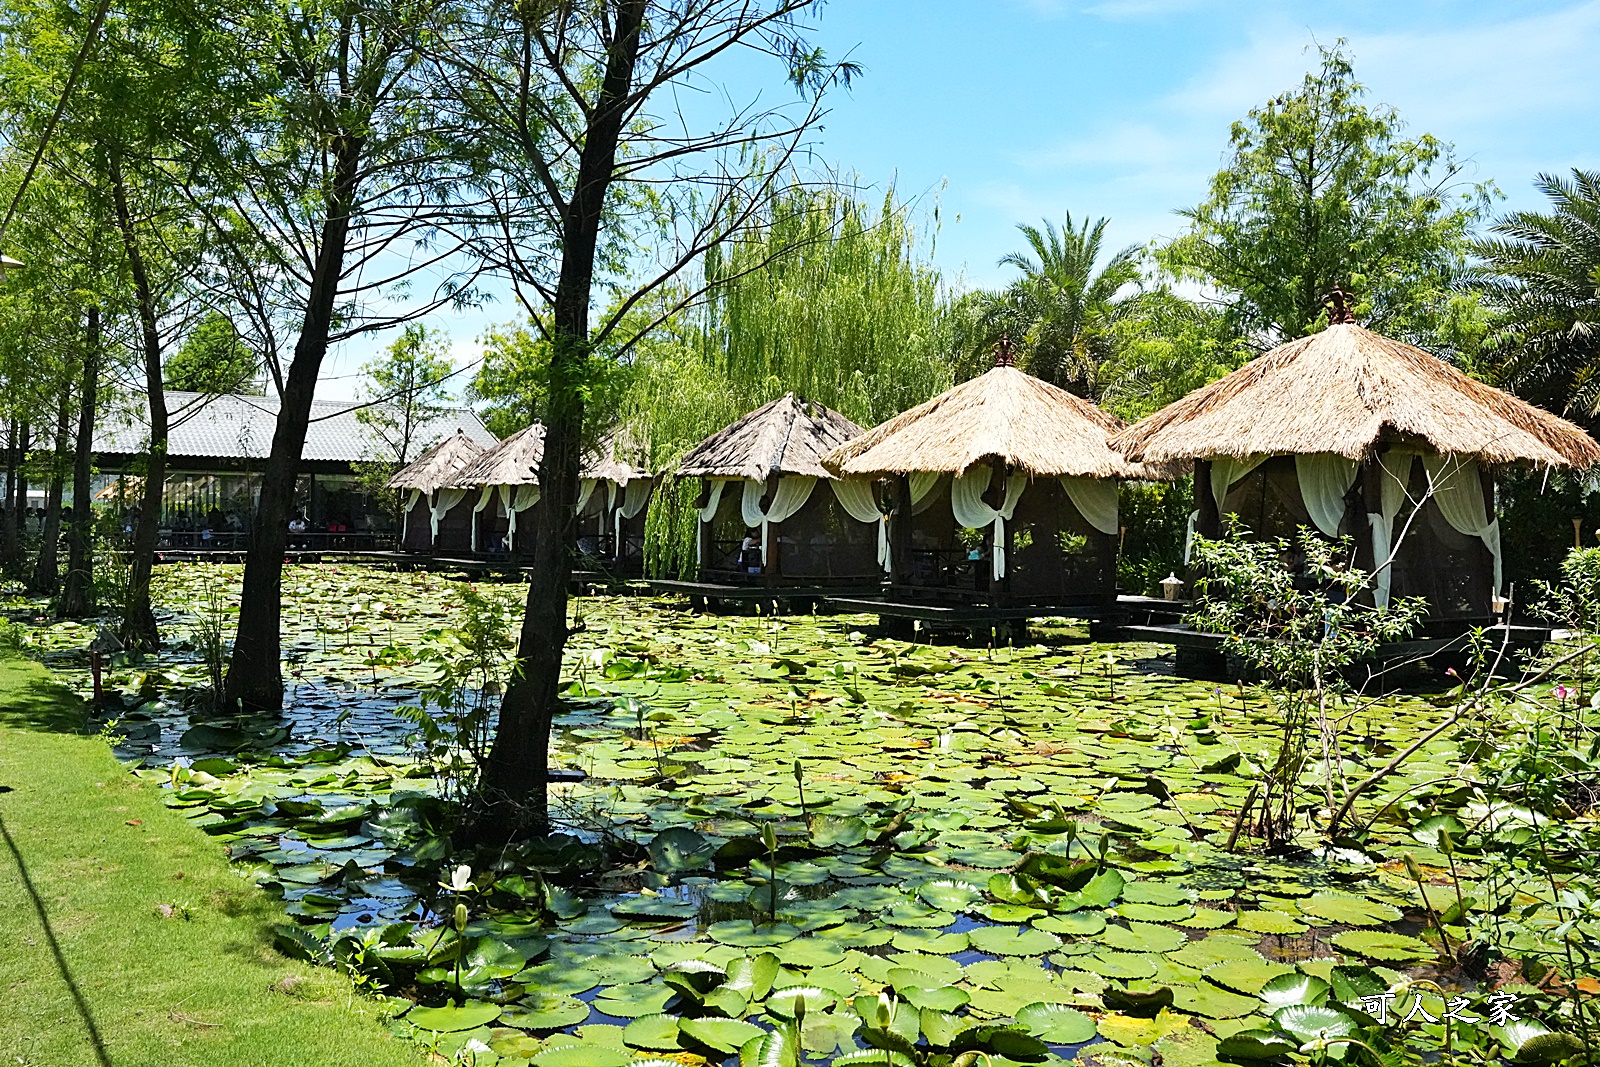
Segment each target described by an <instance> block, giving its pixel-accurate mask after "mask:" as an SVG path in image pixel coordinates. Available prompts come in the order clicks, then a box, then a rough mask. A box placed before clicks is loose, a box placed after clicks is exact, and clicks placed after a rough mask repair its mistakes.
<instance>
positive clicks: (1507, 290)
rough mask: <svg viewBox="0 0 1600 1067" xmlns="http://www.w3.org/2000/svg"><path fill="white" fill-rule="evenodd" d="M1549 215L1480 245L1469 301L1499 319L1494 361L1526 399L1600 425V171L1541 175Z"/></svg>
mask: <svg viewBox="0 0 1600 1067" xmlns="http://www.w3.org/2000/svg"><path fill="white" fill-rule="evenodd" d="M1535 184H1536V185H1537V186H1538V188H1539V191H1540V192H1542V193H1544V195H1545V196H1547V197H1548V198H1549V200H1550V210H1549V211H1548V212H1538V211H1516V212H1512V213H1511V214H1509V215H1506V216H1504V217H1503V218H1500V219H1498V220H1496V221H1495V223H1494V225H1493V226H1491V227H1490V228H1489V232H1490V233H1491V234H1492V236H1490V237H1488V238H1485V239H1483V240H1481V241H1477V242H1475V243H1474V245H1473V252H1474V253H1476V255H1477V256H1478V259H1479V263H1478V265H1477V266H1476V267H1475V268H1474V270H1473V271H1472V273H1471V276H1470V277H1469V279H1468V283H1467V284H1468V287H1469V289H1470V291H1472V292H1475V293H1477V294H1478V295H1480V296H1481V297H1482V298H1483V301H1484V303H1485V304H1486V305H1487V306H1488V308H1489V310H1490V314H1491V317H1490V331H1491V332H1490V334H1489V336H1488V338H1487V339H1486V342H1485V346H1484V347H1485V354H1486V356H1487V358H1488V361H1489V364H1490V368H1489V369H1490V370H1491V371H1492V372H1493V374H1494V376H1495V377H1496V378H1498V379H1499V380H1500V381H1501V382H1502V383H1504V384H1505V385H1507V386H1508V387H1509V388H1511V389H1513V390H1515V391H1516V392H1517V393H1518V394H1519V395H1521V396H1524V397H1526V398H1527V399H1529V400H1532V401H1534V402H1536V403H1539V404H1542V405H1544V406H1545V407H1548V408H1550V409H1551V410H1554V411H1561V412H1565V413H1566V414H1568V415H1570V416H1573V417H1575V418H1579V419H1581V420H1583V421H1584V422H1586V423H1587V424H1588V425H1589V426H1591V427H1594V426H1597V425H1600V171H1592V170H1591V171H1584V170H1577V169H1574V170H1573V172H1572V176H1571V178H1562V177H1559V176H1557V175H1551V174H1541V175H1539V177H1538V180H1537V181H1536V183H1535Z"/></svg>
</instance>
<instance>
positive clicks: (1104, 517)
mask: <svg viewBox="0 0 1600 1067" xmlns="http://www.w3.org/2000/svg"><path fill="white" fill-rule="evenodd" d="M1061 488H1063V489H1065V490H1066V491H1067V496H1068V497H1070V498H1071V499H1072V506H1073V507H1075V508H1077V509H1078V514H1080V515H1082V516H1083V517H1084V518H1086V519H1088V520H1089V525H1090V526H1093V527H1094V528H1095V529H1096V530H1099V531H1100V532H1101V533H1103V534H1110V535H1111V536H1112V537H1115V536H1116V535H1117V482H1116V479H1114V478H1069V477H1065V476H1063V477H1062V479H1061Z"/></svg>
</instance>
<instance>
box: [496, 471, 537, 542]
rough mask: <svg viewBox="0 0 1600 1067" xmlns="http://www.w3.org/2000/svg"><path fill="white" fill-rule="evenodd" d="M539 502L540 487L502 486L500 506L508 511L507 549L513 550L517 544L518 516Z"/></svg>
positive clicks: (535, 485)
mask: <svg viewBox="0 0 1600 1067" xmlns="http://www.w3.org/2000/svg"><path fill="white" fill-rule="evenodd" d="M538 502H539V486H538V485H537V484H534V485H502V486H501V487H500V504H501V506H502V507H504V508H505V509H506V548H507V549H511V548H513V547H514V546H515V544H516V536H517V514H518V513H519V512H523V511H527V510H528V509H529V508H531V507H533V506H534V505H535V504H537V503H538Z"/></svg>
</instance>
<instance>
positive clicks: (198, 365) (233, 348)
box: [162, 311, 262, 393]
mask: <svg viewBox="0 0 1600 1067" xmlns="http://www.w3.org/2000/svg"><path fill="white" fill-rule="evenodd" d="M260 367H261V361H260V360H259V359H257V358H256V354H255V352H253V351H251V349H250V345H249V344H248V343H247V342H246V341H245V339H244V337H242V336H241V335H240V333H239V328H238V327H237V326H235V325H234V324H233V320H232V319H231V318H229V317H228V316H227V315H226V314H225V313H223V312H221V311H208V312H206V313H205V314H203V315H202V316H201V317H200V319H199V321H198V322H196V323H195V324H194V325H193V326H191V327H190V328H189V332H188V333H187V334H186V335H185V336H184V339H183V344H181V345H179V346H178V350H177V351H176V352H174V353H173V354H172V355H171V356H170V357H169V358H168V359H167V360H166V363H165V365H164V366H163V368H162V372H163V374H164V375H165V377H166V383H167V388H168V389H182V390H186V391H188V392H195V393H260V392H261V391H262V387H261V384H260V382H258V381H257V379H256V375H257V373H258V372H259V371H260Z"/></svg>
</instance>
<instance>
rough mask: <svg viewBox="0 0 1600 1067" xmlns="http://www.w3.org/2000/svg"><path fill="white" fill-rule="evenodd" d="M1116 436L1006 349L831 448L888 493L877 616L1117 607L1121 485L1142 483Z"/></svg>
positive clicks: (986, 616) (961, 617)
mask: <svg viewBox="0 0 1600 1067" xmlns="http://www.w3.org/2000/svg"><path fill="white" fill-rule="evenodd" d="M1122 427H1123V424H1122V423H1121V422H1120V421H1119V420H1118V419H1117V418H1116V417H1115V416H1113V415H1110V414H1108V413H1106V412H1104V411H1102V410H1100V409H1099V408H1097V407H1095V406H1094V405H1093V404H1091V403H1090V402H1089V401H1087V400H1084V399H1082V398H1081V397H1077V396H1074V395H1073V394H1071V393H1069V392H1067V391H1066V390H1064V389H1060V388H1057V387H1056V386H1054V385H1051V384H1049V383H1048V382H1044V381H1041V380H1040V379H1038V378H1035V377H1033V376H1032V375H1030V374H1027V373H1025V372H1023V371H1021V370H1019V369H1017V368H1016V367H1015V366H1013V365H1011V362H1010V358H1009V354H1008V352H1007V351H1006V349H1005V347H1004V346H1002V348H1001V355H1000V357H999V359H998V361H997V366H995V367H994V368H993V369H991V370H990V371H988V372H987V373H985V374H983V375H982V376H980V377H978V378H974V379H972V380H971V381H967V382H964V383H962V384H960V385H958V386H956V387H955V388H953V389H951V390H949V391H947V392H945V393H942V394H940V395H939V396H936V397H934V398H933V399H932V400H929V401H927V402H926V403H924V404H921V405H919V406H917V407H914V408H912V409H910V410H909V411H906V412H903V413H901V414H899V415H897V416H895V417H894V418H892V419H890V420H889V421H888V422H885V423H883V424H882V425H881V426H877V427H875V428H873V429H871V430H868V431H867V432H866V433H863V434H861V435H860V436H859V437H856V438H854V439H853V440H851V441H850V442H849V443H847V444H845V445H843V446H841V447H840V448H838V449H836V450H835V451H833V452H832V453H830V454H829V455H828V456H827V457H825V459H824V461H823V463H824V465H825V466H826V467H827V468H828V469H830V470H832V471H834V472H835V473H836V474H838V475H840V476H841V477H846V478H854V479H867V480H882V481H884V482H885V483H886V485H887V499H888V505H889V509H890V511H889V550H888V556H889V561H890V566H889V570H890V579H889V590H888V593H887V594H886V602H885V603H884V604H883V605H880V606H879V607H878V608H877V610H878V611H879V614H880V615H898V616H904V617H906V618H912V619H925V620H928V621H933V622H937V621H939V620H940V619H942V618H948V619H949V620H950V621H952V623H957V622H967V623H983V622H986V621H999V620H1002V619H1027V618H1029V617H1042V616H1050V615H1076V616H1084V617H1091V618H1092V617H1098V616H1099V615H1101V614H1104V613H1106V612H1108V611H1110V610H1111V609H1113V608H1114V606H1115V603H1116V595H1117V593H1116V573H1117V548H1118V536H1119V524H1118V517H1117V486H1118V479H1122V478H1141V477H1149V476H1150V472H1149V471H1146V470H1144V469H1143V468H1140V467H1138V466H1136V465H1134V464H1131V463H1129V462H1128V461H1127V460H1126V459H1125V458H1124V457H1123V456H1122V455H1121V454H1120V453H1118V452H1116V451H1115V450H1113V449H1112V448H1111V446H1110V444H1109V438H1110V436H1111V434H1113V433H1115V432H1116V431H1118V430H1120V429H1122ZM853 606H856V607H859V608H861V609H863V610H869V609H871V606H870V605H867V604H865V603H863V604H859V605H853ZM931 606H938V609H937V610H934V608H933V607H931Z"/></svg>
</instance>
